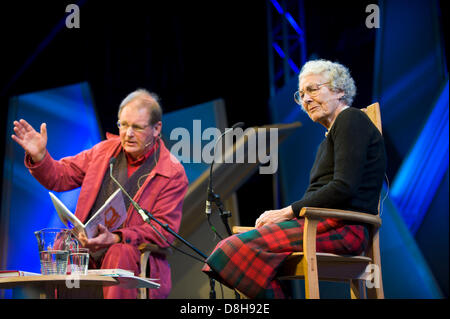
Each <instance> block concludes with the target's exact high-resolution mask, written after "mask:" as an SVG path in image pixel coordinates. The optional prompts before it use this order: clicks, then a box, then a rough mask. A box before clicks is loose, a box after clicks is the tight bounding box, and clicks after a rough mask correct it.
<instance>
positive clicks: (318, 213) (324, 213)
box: [300, 207, 381, 228]
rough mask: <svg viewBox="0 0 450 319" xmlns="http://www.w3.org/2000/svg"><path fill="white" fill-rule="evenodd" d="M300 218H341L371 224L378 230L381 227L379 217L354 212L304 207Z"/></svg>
mask: <svg viewBox="0 0 450 319" xmlns="http://www.w3.org/2000/svg"><path fill="white" fill-rule="evenodd" d="M300 217H305V218H310V219H325V218H339V219H344V220H350V221H355V222H360V223H365V224H371V225H373V226H375V227H377V228H378V227H380V226H381V218H380V217H379V216H378V215H371V214H367V213H360V212H354V211H350V210H340V209H330V208H319V207H303V208H302V209H301V211H300Z"/></svg>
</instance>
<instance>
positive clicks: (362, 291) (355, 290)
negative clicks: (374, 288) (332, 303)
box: [350, 279, 367, 299]
mask: <svg viewBox="0 0 450 319" xmlns="http://www.w3.org/2000/svg"><path fill="white" fill-rule="evenodd" d="M350 296H351V298H352V299H367V295H366V285H365V280H360V279H352V280H350Z"/></svg>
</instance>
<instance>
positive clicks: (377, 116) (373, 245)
mask: <svg viewBox="0 0 450 319" xmlns="http://www.w3.org/2000/svg"><path fill="white" fill-rule="evenodd" d="M361 111H363V112H365V113H366V114H367V116H368V117H369V118H370V120H371V121H372V122H373V124H375V126H376V127H377V128H378V130H379V131H380V133H381V134H383V131H382V128H381V113H380V105H379V104H378V103H374V104H371V105H369V106H368V107H366V108H364V109H361ZM379 215H380V200H378V216H379ZM371 238H372V240H371V242H370V243H369V247H368V255H369V257H370V258H372V261H373V263H374V264H375V265H377V266H378V267H379V269H381V256H380V238H379V232H378V229H375V227H374V229H373V230H372V236H371ZM379 276H380V277H379V280H380V282H381V285H380V286H379V287H377V288H375V289H369V290H368V294H369V296H371V297H372V298H381V299H382V298H384V291H383V281H382V276H381V271H380V275H379Z"/></svg>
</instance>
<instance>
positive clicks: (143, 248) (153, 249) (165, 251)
mask: <svg viewBox="0 0 450 319" xmlns="http://www.w3.org/2000/svg"><path fill="white" fill-rule="evenodd" d="M139 251H140V252H141V254H142V253H145V252H147V251H148V252H150V253H151V254H159V255H164V256H168V255H171V254H172V249H171V248H169V247H167V248H161V247H159V246H158V245H155V244H150V243H142V244H140V245H139Z"/></svg>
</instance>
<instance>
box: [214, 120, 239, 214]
mask: <svg viewBox="0 0 450 319" xmlns="http://www.w3.org/2000/svg"><path fill="white" fill-rule="evenodd" d="M244 125H245V124H244V122H237V123H236V124H234V125H233V126H232V127H230V128H229V129H227V130H225V132H223V133H222V135H220V136H219V138H218V139H217V141H216V143H215V144H214V149H213V152H214V154H213V160H212V163H211V166H210V168H209V183H208V190H207V192H206V208H205V214H206V216H210V215H211V201H212V200H214V194H213V188H212V171H213V166H214V160H215V157H216V146H217V143H218V142H219V140H220V139H221V138H222V137H223V136H224V135H225V134H227V133H229V132H231V131H232V130H234V129H235V128H238V127H243V126H244Z"/></svg>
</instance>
